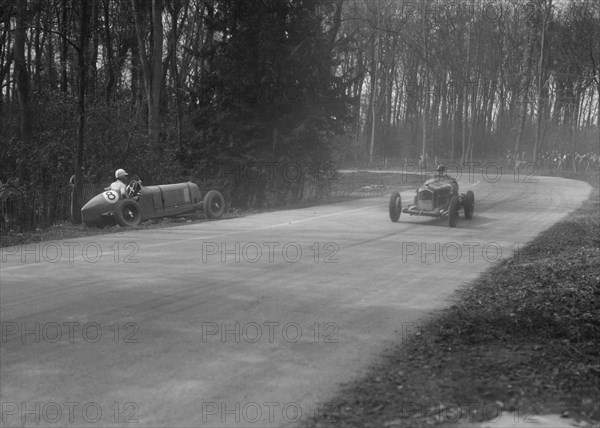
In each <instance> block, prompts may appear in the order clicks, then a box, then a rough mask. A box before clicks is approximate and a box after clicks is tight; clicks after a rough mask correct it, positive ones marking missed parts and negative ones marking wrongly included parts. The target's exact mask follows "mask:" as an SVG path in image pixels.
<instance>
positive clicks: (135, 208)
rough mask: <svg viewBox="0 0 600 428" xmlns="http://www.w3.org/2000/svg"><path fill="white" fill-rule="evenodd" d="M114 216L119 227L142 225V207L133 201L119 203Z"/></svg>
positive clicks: (125, 200) (124, 200)
mask: <svg viewBox="0 0 600 428" xmlns="http://www.w3.org/2000/svg"><path fill="white" fill-rule="evenodd" d="M114 214H115V220H116V221H117V223H118V224H119V226H123V227H131V226H139V225H140V224H141V223H142V211H141V210H140V205H139V204H138V203H137V202H136V201H134V200H133V199H122V200H120V201H119V202H117V205H116V206H115V210H114Z"/></svg>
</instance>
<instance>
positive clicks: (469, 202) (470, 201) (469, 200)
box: [465, 190, 475, 220]
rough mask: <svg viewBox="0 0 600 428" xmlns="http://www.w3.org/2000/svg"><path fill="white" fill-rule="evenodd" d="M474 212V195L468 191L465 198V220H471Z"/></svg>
mask: <svg viewBox="0 0 600 428" xmlns="http://www.w3.org/2000/svg"><path fill="white" fill-rule="evenodd" d="M474 211H475V194H474V193H473V192H472V191H470V190H469V191H468V192H467V194H466V196H465V218H466V219H467V220H471V219H472V218H473V212H474Z"/></svg>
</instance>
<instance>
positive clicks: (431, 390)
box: [307, 176, 600, 428]
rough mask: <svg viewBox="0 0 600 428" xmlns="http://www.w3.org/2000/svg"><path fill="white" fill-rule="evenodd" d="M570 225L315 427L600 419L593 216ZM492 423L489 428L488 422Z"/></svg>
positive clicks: (594, 199)
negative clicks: (503, 417)
mask: <svg viewBox="0 0 600 428" xmlns="http://www.w3.org/2000/svg"><path fill="white" fill-rule="evenodd" d="M597 178H598V177H597V176H596V177H594V178H593V179H592V180H591V183H592V185H594V191H593V193H592V195H591V196H590V198H589V199H588V200H587V201H586V202H584V204H583V205H582V206H581V207H580V208H579V209H577V210H576V211H575V212H574V213H573V214H572V215H570V216H569V217H567V218H566V219H564V220H563V221H561V222H559V223H557V224H556V225H554V226H552V227H551V228H549V229H548V230H546V231H545V232H543V233H542V234H540V235H539V236H538V237H537V238H536V239H535V240H534V241H533V242H532V243H531V244H529V245H528V246H526V247H524V248H523V250H522V251H521V252H520V253H519V254H517V255H515V256H514V257H513V258H510V259H506V260H504V261H502V262H501V263H499V264H497V265H495V266H494V267H492V268H490V269H489V270H488V271H487V272H486V273H485V274H483V275H482V276H480V277H479V278H478V279H477V280H476V281H474V282H473V283H471V284H469V285H468V286H466V287H465V288H463V289H461V290H459V291H458V292H457V293H456V296H455V299H454V301H453V302H452V305H451V306H450V307H449V308H447V309H445V310H443V311H440V312H439V313H437V314H435V315H433V316H432V317H431V318H430V319H429V320H427V321H425V322H423V323H419V324H415V325H412V326H403V328H402V330H403V331H402V337H401V339H400V342H402V343H401V344H398V345H397V346H396V347H395V348H393V349H390V350H388V351H386V353H385V355H383V356H382V357H381V359H380V360H379V361H378V362H377V363H376V364H374V365H373V366H372V367H371V368H370V369H369V370H368V372H367V374H366V375H365V376H364V377H363V378H361V379H359V380H357V381H356V382H353V383H351V384H348V385H346V386H345V387H344V388H343V390H342V391H341V392H340V394H339V395H338V397H337V398H335V399H334V400H333V401H332V403H328V406H327V408H326V409H325V411H323V412H322V413H321V417H320V419H319V420H318V421H314V420H312V421H307V425H308V426H318V427H325V426H327V427H346V426H352V427H355V426H361V427H411V428H414V427H419V426H431V425H438V424H439V425H446V426H464V424H465V423H466V422H467V421H471V422H476V421H483V420H491V419H492V420H493V419H494V418H495V417H496V416H498V412H499V411H500V410H503V411H504V410H506V411H513V412H515V415H516V416H515V417H518V418H520V420H521V421H524V422H532V423H533V422H534V420H535V415H541V414H547V413H559V414H562V415H564V416H567V415H568V416H570V417H573V418H576V419H580V420H582V421H584V422H585V423H594V425H595V426H597V425H596V424H598V421H599V419H600V404H599V401H598V397H600V357H599V356H600V342H599V341H598V338H599V337H600V317H599V314H600V232H599V231H600V213H599V186H598V180H597ZM492 425H493V424H492Z"/></svg>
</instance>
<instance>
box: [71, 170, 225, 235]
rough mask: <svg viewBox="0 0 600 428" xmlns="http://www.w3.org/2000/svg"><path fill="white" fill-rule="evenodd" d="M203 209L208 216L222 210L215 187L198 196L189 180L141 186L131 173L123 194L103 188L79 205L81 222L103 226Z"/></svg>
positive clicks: (196, 189) (223, 202) (220, 212)
mask: <svg viewBox="0 0 600 428" xmlns="http://www.w3.org/2000/svg"><path fill="white" fill-rule="evenodd" d="M195 210H204V213H205V214H206V216H207V217H208V218H210V219H218V218H220V217H221V216H222V215H223V213H224V211H225V200H224V199H223V195H221V193H220V192H218V191H217V190H211V191H209V192H208V193H206V195H205V196H204V199H202V198H201V197H200V189H199V188H198V186H197V185H196V184H194V183H192V182H187V183H177V184H164V185H159V186H142V184H141V181H140V180H139V179H138V178H137V177H134V178H132V180H131V182H130V183H129V185H128V186H127V189H126V190H125V194H124V195H120V194H119V192H116V191H114V190H107V191H105V192H102V193H100V194H99V195H97V196H95V197H93V198H92V199H91V200H90V201H89V202H88V203H87V204H85V205H84V207H83V208H82V209H81V217H82V220H83V222H84V223H85V224H88V225H92V226H100V227H102V226H107V225H110V224H114V223H115V222H116V223H117V224H119V225H120V226H123V227H126V226H138V225H139V224H140V223H141V222H142V221H145V220H149V219H153V218H157V217H168V216H174V215H181V214H186V213H190V212H193V211H195Z"/></svg>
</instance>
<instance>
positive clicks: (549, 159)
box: [506, 150, 600, 172]
mask: <svg viewBox="0 0 600 428" xmlns="http://www.w3.org/2000/svg"><path fill="white" fill-rule="evenodd" d="M506 160H507V162H508V163H509V164H510V165H516V164H519V163H526V162H527V160H526V156H525V152H523V153H522V154H518V155H514V154H513V153H511V151H510V150H509V151H508V153H507V154H506ZM537 163H538V167H539V169H541V170H548V171H549V170H556V171H565V170H573V166H575V170H576V171H581V172H587V171H598V170H599V169H600V155H599V154H598V153H595V152H587V153H578V152H575V156H573V154H572V153H571V152H561V151H558V150H548V151H545V152H543V153H541V154H540V156H539V158H538V161H537ZM573 163H574V165H573Z"/></svg>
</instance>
